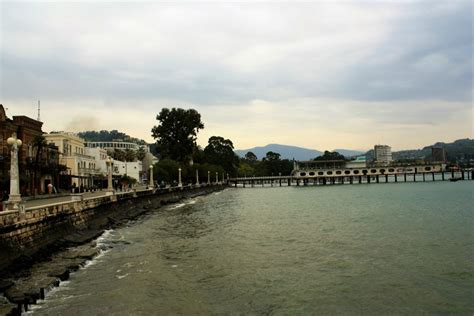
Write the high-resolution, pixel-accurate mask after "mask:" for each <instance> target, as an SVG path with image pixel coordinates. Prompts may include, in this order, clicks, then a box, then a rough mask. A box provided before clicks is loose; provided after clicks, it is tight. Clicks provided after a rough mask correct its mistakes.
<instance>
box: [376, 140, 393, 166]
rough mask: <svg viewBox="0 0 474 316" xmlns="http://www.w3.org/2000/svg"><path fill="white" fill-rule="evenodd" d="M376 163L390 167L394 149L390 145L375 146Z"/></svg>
mask: <svg viewBox="0 0 474 316" xmlns="http://www.w3.org/2000/svg"><path fill="white" fill-rule="evenodd" d="M374 156H375V163H376V164H379V165H389V164H390V163H391V162H392V161H393V159H392V148H391V147H390V146H388V145H375V146H374Z"/></svg>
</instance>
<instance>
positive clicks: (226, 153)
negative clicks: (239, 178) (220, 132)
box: [204, 136, 239, 175]
mask: <svg viewBox="0 0 474 316" xmlns="http://www.w3.org/2000/svg"><path fill="white" fill-rule="evenodd" d="M204 155H205V159H206V161H207V162H209V163H211V164H213V165H219V166H221V167H222V168H223V169H224V170H225V171H226V172H227V173H229V174H231V175H234V174H235V172H236V170H237V167H238V165H239V157H238V156H237V155H236V154H235V153H234V145H233V144H232V141H231V140H230V139H224V138H223V137H220V136H212V137H211V138H209V142H208V145H207V146H206V148H204Z"/></svg>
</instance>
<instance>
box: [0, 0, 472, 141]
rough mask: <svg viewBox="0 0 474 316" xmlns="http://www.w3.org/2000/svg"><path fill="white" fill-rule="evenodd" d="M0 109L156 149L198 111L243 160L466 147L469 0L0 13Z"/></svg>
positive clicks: (60, 7)
mask: <svg viewBox="0 0 474 316" xmlns="http://www.w3.org/2000/svg"><path fill="white" fill-rule="evenodd" d="M0 11H1V15H0V21H1V26H0V51H1V56H0V57H1V60H0V72H1V75H0V80H1V82H0V88H1V91H0V103H2V104H4V106H5V107H7V108H8V110H7V115H9V116H10V117H11V116H13V115H27V116H30V117H33V118H36V115H37V114H36V108H37V100H38V99H40V100H41V120H42V121H43V122H44V128H43V129H44V130H45V131H47V132H49V131H52V130H67V131H81V130H92V129H93V130H101V129H108V130H110V129H118V130H120V131H124V132H126V133H128V134H130V135H131V136H134V137H139V138H143V139H145V140H147V141H150V142H151V141H152V138H151V132H150V130H151V128H152V126H153V125H154V124H155V123H156V120H155V118H156V114H158V113H159V111H160V110H161V108H162V107H183V108H195V109H196V110H198V111H199V112H200V113H201V115H202V120H203V122H204V124H205V129H204V130H203V131H201V132H200V133H199V138H198V143H199V144H201V145H204V146H205V144H206V143H207V139H208V138H209V137H210V136H212V135H219V136H223V137H225V138H229V139H231V140H232V141H233V142H234V145H235V147H236V148H238V149H244V148H249V147H253V146H259V145H266V144H268V143H280V144H289V145H296V146H302V147H309V148H313V149H319V150H325V149H329V150H331V149H334V148H347V149H368V148H371V147H373V145H374V144H375V143H383V144H388V145H391V146H392V147H393V148H394V149H395V150H397V149H409V148H417V147H420V146H424V145H429V144H432V143H434V142H436V141H446V142H447V141H453V140H455V139H458V138H466V137H469V138H472V137H473V134H474V133H473V124H472V123H473V105H472V92H473V81H472V80H473V79H472V76H473V60H472V58H473V57H472V56H473V52H472V49H473V39H472V20H473V5H472V1H470V0H468V1H456V0H453V1H436V0H429V1H417V2H414V1H403V0H399V1H339V2H334V1H313V2H294V1H292V2H281V1H272V2H264V1H242V2H233V3H231V4H223V3H219V2H214V1H207V2H199V1H186V2H184V1H181V2H180V1H176V2H175V1H173V2H168V3H166V2H161V3H160V2H137V3H125V2H116V1H108V2H92V1H87V2H75V3H66V2H65V1H64V2H49V3H42V2H20V3H19V2H3V1H1V2H0Z"/></svg>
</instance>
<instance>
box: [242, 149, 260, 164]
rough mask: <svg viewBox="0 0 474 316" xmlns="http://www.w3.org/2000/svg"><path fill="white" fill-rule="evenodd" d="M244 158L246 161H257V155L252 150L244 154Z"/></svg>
mask: <svg viewBox="0 0 474 316" xmlns="http://www.w3.org/2000/svg"><path fill="white" fill-rule="evenodd" d="M245 159H246V160H247V161H248V162H255V161H257V159H258V158H257V155H255V154H254V153H253V152H251V151H249V152H247V153H246V154H245Z"/></svg>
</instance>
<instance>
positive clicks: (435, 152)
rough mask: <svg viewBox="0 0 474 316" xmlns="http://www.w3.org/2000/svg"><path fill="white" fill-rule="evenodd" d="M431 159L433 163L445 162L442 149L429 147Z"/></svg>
mask: <svg viewBox="0 0 474 316" xmlns="http://www.w3.org/2000/svg"><path fill="white" fill-rule="evenodd" d="M431 159H432V160H433V162H446V151H445V150H444V148H443V147H431Z"/></svg>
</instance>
